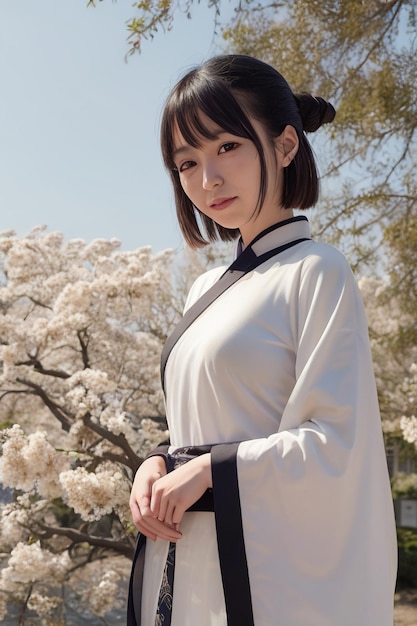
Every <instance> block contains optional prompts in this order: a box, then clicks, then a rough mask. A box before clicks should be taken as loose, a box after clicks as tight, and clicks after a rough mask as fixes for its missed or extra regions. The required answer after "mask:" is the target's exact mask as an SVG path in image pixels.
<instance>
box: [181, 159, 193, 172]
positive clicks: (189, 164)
mask: <svg viewBox="0 0 417 626" xmlns="http://www.w3.org/2000/svg"><path fill="white" fill-rule="evenodd" d="M193 165H195V163H194V161H184V163H181V165H180V166H179V167H178V171H179V172H185V170H188V169H190V167H193Z"/></svg>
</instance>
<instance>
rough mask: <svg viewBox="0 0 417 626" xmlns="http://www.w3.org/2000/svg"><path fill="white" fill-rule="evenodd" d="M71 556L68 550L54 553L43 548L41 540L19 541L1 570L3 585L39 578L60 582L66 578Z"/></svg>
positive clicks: (35, 580) (32, 580)
mask: <svg viewBox="0 0 417 626" xmlns="http://www.w3.org/2000/svg"><path fill="white" fill-rule="evenodd" d="M69 564H70V558H69V556H68V553H67V552H64V553H62V554H58V555H57V554H53V553H52V552H50V551H49V550H45V549H42V548H41V545H40V542H39V541H37V542H35V543H32V544H25V543H22V542H19V543H18V544H17V545H16V546H15V547H14V548H13V550H12V552H11V554H10V558H9V561H8V567H6V568H5V569H3V570H2V572H1V579H0V582H1V585H2V587H3V588H6V589H7V583H8V581H11V582H12V583H13V582H14V583H16V582H17V583H35V582H37V581H39V580H41V581H45V580H49V581H50V582H60V581H62V580H64V578H65V576H66V573H67V569H68V566H69Z"/></svg>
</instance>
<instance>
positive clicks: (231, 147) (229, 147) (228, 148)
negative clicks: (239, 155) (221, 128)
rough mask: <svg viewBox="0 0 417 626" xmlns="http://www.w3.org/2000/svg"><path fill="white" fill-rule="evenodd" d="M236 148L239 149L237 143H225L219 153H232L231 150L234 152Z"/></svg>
mask: <svg viewBox="0 0 417 626" xmlns="http://www.w3.org/2000/svg"><path fill="white" fill-rule="evenodd" d="M236 147H237V143H236V142H235V141H228V142H227V143H224V144H223V145H222V147H221V148H220V150H219V152H230V151H231V150H234V149H235V148H236Z"/></svg>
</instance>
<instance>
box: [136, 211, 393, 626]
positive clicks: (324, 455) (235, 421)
mask: <svg viewBox="0 0 417 626" xmlns="http://www.w3.org/2000/svg"><path fill="white" fill-rule="evenodd" d="M306 229H308V223H307V222H306V221H294V222H290V223H289V224H285V225H282V226H280V227H278V228H276V229H275V230H273V231H272V232H269V233H268V234H266V235H265V236H264V237H262V238H261V239H260V240H259V241H258V242H256V244H255V246H254V250H255V252H256V253H257V254H258V255H259V254H261V253H263V252H265V251H266V250H268V249H272V248H274V247H277V246H279V245H281V244H283V243H286V242H287V241H288V240H289V239H295V238H299V237H304V236H306ZM224 269H225V268H219V269H216V270H212V271H209V272H207V273H206V274H204V275H203V276H201V277H200V278H199V279H197V281H196V282H195V283H194V285H193V287H192V289H191V291H190V294H189V297H188V300H187V305H186V306H187V307H189V306H191V304H193V302H195V301H196V299H197V298H198V297H199V296H200V295H202V294H203V293H204V292H205V291H206V290H207V289H208V288H209V287H210V286H211V285H212V284H213V283H214V282H215V281H216V280H217V279H218V278H219V277H220V276H221V274H222V273H223V271H224ZM165 380H166V392H167V400H166V409H167V419H168V424H169V428H170V436H171V445H172V449H174V448H176V447H182V446H187V445H203V444H215V443H227V442H237V441H238V442H241V443H240V445H239V448H238V458H237V463H238V480H239V493H240V499H241V507H242V519H243V530H244V537H245V547H246V554H247V560H248V567H249V578H250V585H251V592H252V603H253V610H254V621H255V626H275V625H276V626H392V624H393V593H394V584H395V574H396V543H395V524H394V517H393V506H392V499H391V493H390V488H389V480H388V474H387V467H386V459H385V452H384V446H383V439H382V432H381V424H380V417H379V411H378V405H377V396H376V389H375V382H374V376H373V368H372V362H371V356H370V349H369V340H368V331H367V323H366V318H365V314H364V310H363V304H362V300H361V296H360V293H359V290H358V288H357V285H356V282H355V280H354V277H353V275H352V273H351V270H350V268H349V266H348V263H347V262H346V260H345V259H344V257H343V256H342V255H341V254H340V253H339V252H338V251H337V250H335V249H334V248H332V247H331V246H328V245H325V244H321V243H316V242H314V241H306V242H302V243H300V244H298V245H296V246H294V247H293V248H290V249H289V250H287V251H285V252H283V253H281V254H280V255H279V256H277V257H273V258H271V259H270V260H269V261H267V262H265V263H263V264H262V265H260V266H258V267H257V268H256V269H255V270H254V271H252V272H250V273H248V274H247V275H246V276H245V277H244V278H242V279H240V280H239V281H238V282H237V283H235V284H234V285H233V286H232V287H231V288H230V289H228V290H227V291H226V292H225V293H224V294H222V296H220V298H218V299H217V300H216V301H215V302H214V303H213V304H211V305H210V307H209V308H208V309H207V310H206V311H205V312H204V313H203V314H202V315H201V316H200V317H199V318H198V319H197V320H196V321H195V322H194V323H193V324H192V325H191V326H190V327H189V328H188V329H187V330H186V332H185V333H184V334H183V336H182V337H181V338H180V340H179V341H178V343H177V344H176V346H175V347H174V349H173V351H172V353H171V355H170V357H169V359H168V363H167V367H166V372H165ZM214 488H215V485H214ZM181 530H182V532H183V538H182V539H181V540H180V541H179V542H178V544H177V557H176V570H175V582H174V604H173V615H172V626H196V625H197V624H198V626H226V625H227V617H226V613H225V607H224V598H223V590H222V584H221V577H220V570H219V563H218V555H217V544H216V535H215V526H214V514H212V513H186V514H185V519H184V521H183V524H182V527H181ZM167 545H168V544H167V543H166V542H164V541H162V540H158V541H157V542H156V543H153V542H149V541H148V542H147V547H146V557H145V576H144V587H143V605H142V626H154V620H155V611H156V602H157V595H158V592H159V584H160V580H161V577H162V571H163V567H164V564H165V558H166V553H167Z"/></svg>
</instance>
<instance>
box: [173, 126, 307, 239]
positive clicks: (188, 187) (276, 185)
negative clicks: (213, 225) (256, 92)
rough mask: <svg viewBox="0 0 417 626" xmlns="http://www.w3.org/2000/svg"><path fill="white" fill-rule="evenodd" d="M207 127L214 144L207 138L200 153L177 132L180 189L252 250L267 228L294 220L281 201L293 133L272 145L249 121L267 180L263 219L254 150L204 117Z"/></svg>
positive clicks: (257, 157) (200, 148) (176, 143)
mask: <svg viewBox="0 0 417 626" xmlns="http://www.w3.org/2000/svg"><path fill="white" fill-rule="evenodd" d="M202 121H203V123H204V126H205V127H206V128H208V129H209V130H210V131H213V134H214V135H215V139H205V138H203V139H202V142H201V146H200V147H198V148H196V147H193V146H190V145H189V144H187V142H186V141H185V139H184V137H183V136H182V135H181V133H180V131H179V129H178V128H176V129H175V132H174V162H175V166H176V168H177V169H178V172H179V177H180V182H181V186H182V188H183V190H184V192H185V194H186V195H187V196H188V198H189V199H190V200H191V202H192V203H193V205H194V206H195V207H197V209H198V210H199V211H201V213H204V215H207V217H210V218H211V219H212V220H214V221H215V222H217V223H218V224H220V225H221V226H223V227H224V228H238V229H239V230H240V233H241V235H242V239H243V242H244V244H245V245H247V244H248V243H250V241H251V240H252V239H253V238H254V237H256V235H257V234H259V233H260V232H262V231H263V230H264V229H265V228H267V227H268V226H272V225H273V224H275V223H277V222H279V221H281V220H283V219H287V218H288V217H291V215H292V212H291V211H289V210H288V209H283V208H282V207H281V197H282V185H283V167H284V166H285V160H286V159H287V157H286V154H285V143H287V147H288V145H289V144H288V141H287V142H285V137H284V135H285V133H286V132H289V133H290V134H292V133H291V130H292V131H294V129H292V127H291V126H287V127H286V129H285V130H284V131H283V133H282V134H281V135H280V136H279V137H278V138H276V139H275V140H274V144H273V145H271V143H270V141H268V139H267V136H266V133H265V131H264V129H263V127H262V125H261V124H260V123H259V122H257V121H256V120H254V119H251V120H250V121H251V123H252V125H253V127H254V129H255V131H256V133H257V134H258V137H259V138H260V140H261V142H262V146H263V149H264V154H265V161H266V168H267V176H268V181H267V191H266V196H265V200H264V203H263V205H262V209H261V211H260V212H259V213H258V212H257V211H256V209H257V204H258V198H259V190H260V180H261V166H260V158H259V154H258V152H257V149H256V147H255V144H254V143H253V142H252V141H251V140H250V139H246V138H244V137H237V136H236V135H233V134H231V133H229V132H226V131H224V130H223V129H222V128H220V127H217V126H216V124H215V123H214V122H213V121H212V120H210V119H209V118H207V117H206V116H204V115H203V114H202ZM287 129H290V131H287ZM294 134H295V136H296V133H295V131H294ZM297 146H298V140H297ZM289 162H290V161H288V163H289Z"/></svg>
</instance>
